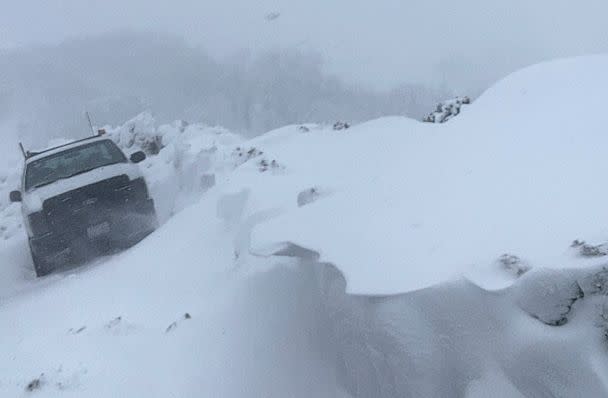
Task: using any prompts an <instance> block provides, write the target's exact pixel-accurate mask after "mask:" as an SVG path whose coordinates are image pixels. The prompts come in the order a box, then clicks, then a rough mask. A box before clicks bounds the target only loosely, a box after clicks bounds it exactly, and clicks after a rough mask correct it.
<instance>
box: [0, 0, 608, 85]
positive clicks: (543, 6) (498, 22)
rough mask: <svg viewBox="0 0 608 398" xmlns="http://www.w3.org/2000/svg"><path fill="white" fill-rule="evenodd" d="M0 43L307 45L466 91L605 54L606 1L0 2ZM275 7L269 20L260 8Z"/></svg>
mask: <svg viewBox="0 0 608 398" xmlns="http://www.w3.org/2000/svg"><path fill="white" fill-rule="evenodd" d="M0 3H2V8H1V12H0V47H14V46H25V45H30V44H33V43H58V42H61V41H63V40H65V39H67V38H71V37H82V36H91V35H98V34H100V33H105V32H111V31H115V30H125V29H129V30H145V31H160V32H164V33H167V32H168V33H171V34H175V35H179V36H181V37H184V38H185V39H186V40H188V42H189V43H191V44H192V45H201V46H203V47H204V48H205V49H207V50H208V51H209V52H210V53H211V54H212V55H214V56H216V57H226V56H230V55H231V54H233V53H237V52H246V53H256V52H259V51H264V50H267V49H270V48H273V47H277V46H280V47H298V48H302V49H304V50H315V51H319V52H320V53H321V54H322V55H323V56H324V58H325V60H326V66H327V68H328V70H329V71H330V72H331V73H334V74H336V75H338V76H340V77H342V78H344V79H346V80H348V81H351V82H359V83H361V84H365V85H368V86H371V87H375V88H387V87H389V86H392V85H396V84H398V83H401V82H421V83H428V82H433V84H437V85H440V84H442V82H443V81H446V82H448V83H449V85H450V87H452V88H454V89H456V90H460V91H467V92H475V91H478V90H481V89H483V88H485V87H486V86H487V85H488V84H490V83H491V82H493V81H494V80H496V79H498V78H500V77H502V76H503V75H505V74H507V73H509V72H511V71H513V70H515V69H517V68H519V67H521V66H525V65H527V64H531V63H535V62H538V61H542V60H545V59H551V58H555V57H563V56H573V55H581V54H588V53H597V52H608V29H607V28H606V27H605V18H606V15H608V1H606V0H578V1H572V0H508V1H507V0H504V1H492V0H459V1H458V0H433V1H414V0H401V1H400V0H376V1H371V0H370V1H358V0H307V1H297V0H222V1H219V0H214V1H210V0H172V1H162V2H161V1H150V0H128V1H125V0H104V1H98V0H23V1H20V2H16V1H10V2H9V1H8V0H1V1H0ZM271 12H278V13H281V15H280V17H279V18H277V19H275V20H273V21H271V22H269V21H267V20H266V19H265V15H267V14H268V13H271Z"/></svg>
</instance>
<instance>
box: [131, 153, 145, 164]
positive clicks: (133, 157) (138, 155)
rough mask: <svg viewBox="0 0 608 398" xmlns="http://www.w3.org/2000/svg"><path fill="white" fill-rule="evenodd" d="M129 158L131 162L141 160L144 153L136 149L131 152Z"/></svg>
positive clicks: (143, 158) (143, 157)
mask: <svg viewBox="0 0 608 398" xmlns="http://www.w3.org/2000/svg"><path fill="white" fill-rule="evenodd" d="M129 159H131V162H133V163H139V162H143V161H144V160H145V159H146V154H145V153H144V152H143V151H137V152H135V153H133V154H131V157H130V158H129Z"/></svg>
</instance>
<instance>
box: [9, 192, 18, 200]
mask: <svg viewBox="0 0 608 398" xmlns="http://www.w3.org/2000/svg"><path fill="white" fill-rule="evenodd" d="M9 197H10V199H11V202H21V192H20V191H12V192H11V193H10V195H9Z"/></svg>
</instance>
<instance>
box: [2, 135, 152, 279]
mask: <svg viewBox="0 0 608 398" xmlns="http://www.w3.org/2000/svg"><path fill="white" fill-rule="evenodd" d="M23 153H24V157H25V163H24V167H23V176H22V180H21V189H20V190H18V191H13V192H11V194H10V199H11V201H13V202H21V204H22V206H21V209H22V214H23V220H24V226H25V230H26V232H27V235H28V240H29V247H30V250H31V254H32V260H33V263H34V269H35V271H36V275H37V276H39V277H40V276H44V275H47V274H48V273H50V272H52V271H53V270H55V269H58V268H61V267H62V266H63V265H66V264H71V263H80V262H84V261H87V260H89V259H91V258H94V257H95V256H97V255H100V254H102V253H104V252H107V251H112V250H116V249H119V248H124V247H128V246H130V245H132V244H134V243H136V242H137V241H139V240H141V239H143V238H144V237H145V236H146V235H148V234H150V233H151V232H152V231H154V230H155V229H156V228H157V226H158V221H157V218H156V211H155V208H154V201H153V199H152V198H151V197H150V195H149V192H148V187H147V184H146V181H145V179H144V177H143V175H142V172H141V170H140V168H139V165H138V164H137V163H139V162H141V161H143V160H144V159H145V157H146V155H145V154H144V153H143V152H135V153H134V154H132V155H131V156H130V157H129V158H127V156H126V155H125V154H124V153H123V152H122V150H121V149H120V148H119V147H118V146H117V145H116V144H115V143H114V142H113V141H112V140H111V139H109V138H107V137H105V136H104V135H102V134H99V135H97V136H93V137H90V138H86V139H83V140H79V141H75V142H72V143H69V144H66V145H62V146H59V147H55V148H50V149H47V150H44V151H42V152H26V151H23Z"/></svg>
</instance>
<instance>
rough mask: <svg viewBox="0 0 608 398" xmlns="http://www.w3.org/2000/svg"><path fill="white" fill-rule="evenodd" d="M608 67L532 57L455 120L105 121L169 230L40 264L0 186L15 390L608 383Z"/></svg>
mask: <svg viewBox="0 0 608 398" xmlns="http://www.w3.org/2000/svg"><path fill="white" fill-rule="evenodd" d="M607 68H608V57H607V56H595V57H585V58H578V59H569V60H560V61H555V62H552V63H547V64H542V65H536V66H533V67H530V68H527V69H525V70H522V71H520V72H518V73H515V74H513V75H511V76H509V77H507V78H505V79H504V80H503V81H501V82H499V83H497V84H496V85H495V86H494V87H493V88H492V89H490V90H488V92H486V93H485V94H484V95H483V96H481V97H480V98H479V99H478V100H476V101H475V103H474V104H472V105H470V106H469V107H468V108H467V111H466V112H463V113H462V114H461V115H459V116H458V117H457V118H455V119H454V120H451V121H450V123H447V124H445V125H432V124H424V123H419V122H416V121H413V120H410V119H406V118H401V117H390V118H383V119H379V120H374V121H370V122H367V123H364V124H361V125H357V126H352V127H350V128H347V129H339V130H337V129H334V128H333V127H332V126H320V125H314V124H310V125H301V126H287V127H284V128H282V129H279V130H276V131H272V132H269V133H267V134H264V135H262V136H260V137H257V138H255V139H252V140H248V141H245V140H243V139H241V138H239V137H238V136H235V135H233V134H230V133H229V132H227V131H225V130H223V129H220V128H210V127H206V126H200V125H187V124H185V123H183V122H176V123H174V124H172V125H167V126H161V127H156V126H155V125H154V121H153V118H152V117H151V116H150V115H148V114H143V115H140V116H138V117H137V118H135V119H133V120H131V121H129V122H127V123H126V124H125V125H124V126H121V127H118V128H110V127H108V128H106V129H107V131H108V134H110V136H111V137H112V138H114V139H115V140H117V141H118V142H119V145H121V146H122V147H123V148H124V149H125V150H127V151H134V150H136V149H140V148H143V149H145V150H147V151H148V152H149V153H150V154H151V156H149V158H148V159H147V160H146V162H145V163H144V164H143V169H144V172H145V174H146V176H147V178H148V180H149V183H150V185H151V192H152V194H153V195H154V197H155V199H156V203H157V206H158V210H159V213H160V214H161V219H162V221H163V222H164V224H163V226H162V227H161V228H160V229H159V230H158V231H157V232H156V233H154V234H153V235H151V236H150V237H148V238H147V239H145V240H144V241H143V242H141V243H140V244H139V245H137V246H136V247H134V248H132V249H130V250H128V251H126V252H124V253H120V254H117V255H114V256H111V257H108V258H103V259H99V260H97V261H95V262H94V263H93V264H89V265H87V266H84V267H80V268H76V269H71V270H66V271H63V272H60V273H57V274H54V275H51V276H49V277H47V278H43V279H40V280H35V279H34V278H33V276H32V274H33V273H32V271H31V264H30V261H31V260H30V258H29V254H28V253H27V247H26V246H27V245H26V241H25V237H24V236H23V232H22V230H21V228H20V227H19V222H20V221H19V210H18V206H17V205H7V204H6V203H5V202H1V201H0V206H1V207H0V211H2V219H0V225H5V226H7V227H6V228H5V229H3V230H2V231H3V232H4V235H3V238H4V241H3V242H1V243H0V256H2V257H0V258H1V260H0V266H1V270H0V325H3V328H2V329H1V331H0V396H24V395H28V394H36V395H39V396H44V397H55V396H57V397H70V396H73V397H85V396H86V397H109V396H140V395H145V396H152V397H155V396H158V397H168V396H170V397H191V396H210V397H211V396H217V397H244V396H250V397H286V396H289V397H309V396H319V397H321V396H327V397H349V396H352V397H466V398H476V397H487V396H499V397H500V396H503V397H545V396H546V397H572V396H585V397H601V396H607V395H608V376H606V375H608V260H606V258H607V257H605V255H606V254H607V253H608V246H606V245H605V243H606V242H608V222H607V221H606V220H608V210H607V209H608V208H607V207H606V206H605V204H604V196H605V193H606V189H605V188H604V186H603V183H602V178H603V170H604V169H606V168H607V167H608V160H607V159H608V157H606V156H605V154H604V151H605V149H604V148H605V147H606V144H608V142H607V141H608V138H606V135H605V127H604V123H603V120H602V118H601V117H599V116H598V115H601V114H602V112H603V109H604V104H605V100H604V98H605V93H606V92H607V91H608V76H606V75H605V73H604V71H605V70H606V69H607ZM5 170H8V171H7V172H6V173H5V174H6V175H5V178H4V177H3V181H4V182H3V185H2V186H1V187H0V188H1V189H2V190H3V192H4V191H8V190H10V189H11V188H13V187H12V186H11V185H14V184H15V177H14V175H15V173H16V171H15V170H17V167H16V166H15V167H13V166H11V167H8V166H7V168H6V169H5ZM0 229H1V228H0ZM575 240H578V242H574V241H575ZM583 241H586V243H585V242H583ZM29 390H33V391H29Z"/></svg>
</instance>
